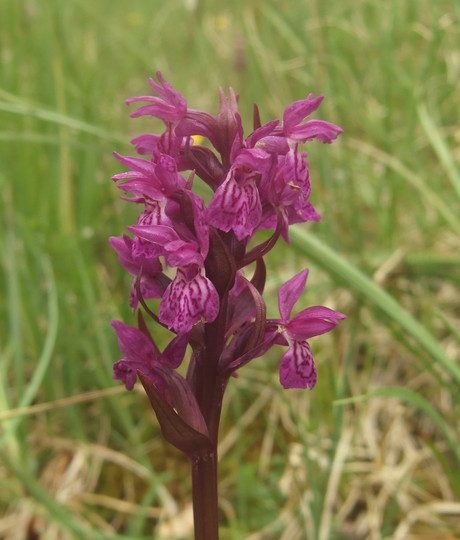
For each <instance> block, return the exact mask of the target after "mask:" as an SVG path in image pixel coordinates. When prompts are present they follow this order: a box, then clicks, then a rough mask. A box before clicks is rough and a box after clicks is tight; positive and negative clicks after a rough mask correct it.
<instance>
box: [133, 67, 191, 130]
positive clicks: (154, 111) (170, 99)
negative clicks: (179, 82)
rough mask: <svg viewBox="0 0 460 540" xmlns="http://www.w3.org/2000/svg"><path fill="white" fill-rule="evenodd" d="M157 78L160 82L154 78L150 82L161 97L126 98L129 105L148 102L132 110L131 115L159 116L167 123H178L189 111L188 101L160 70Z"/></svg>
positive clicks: (134, 116)
mask: <svg viewBox="0 0 460 540" xmlns="http://www.w3.org/2000/svg"><path fill="white" fill-rule="evenodd" d="M157 78H158V81H159V83H160V84H157V83H156V82H155V81H154V80H153V79H149V81H148V82H149V84H150V87H151V88H152V90H153V91H154V92H155V94H157V95H158V96H160V97H155V96H138V97H133V98H129V99H127V100H126V103H127V104H128V105H129V104H131V103H137V102H139V101H147V102H148V105H144V106H142V107H139V109H137V110H135V111H134V112H132V113H131V117H132V118H137V117H139V116H145V115H148V116H154V117H155V118H159V119H161V120H163V121H164V122H165V123H166V124H168V123H178V122H179V121H180V120H182V118H184V117H185V115H186V113H187V101H186V100H185V98H184V96H182V94H181V93H180V92H178V91H177V90H175V89H174V88H173V87H172V86H171V85H170V84H169V83H168V82H166V81H165V80H164V79H163V77H162V76H161V73H160V72H159V71H158V72H157Z"/></svg>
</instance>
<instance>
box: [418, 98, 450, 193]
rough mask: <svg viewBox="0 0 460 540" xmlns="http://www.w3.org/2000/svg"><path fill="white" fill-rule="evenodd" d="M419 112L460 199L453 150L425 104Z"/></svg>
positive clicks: (426, 131) (434, 148) (419, 108)
mask: <svg viewBox="0 0 460 540" xmlns="http://www.w3.org/2000/svg"><path fill="white" fill-rule="evenodd" d="M417 113H418V117H419V118H420V123H421V124H422V127H423V129H424V130H425V133H426V136H427V137H428V140H429V141H430V144H431V146H432V148H433V150H434V152H435V153H436V155H437V156H438V158H439V161H440V162H441V164H442V166H443V167H444V169H445V171H446V174H447V176H448V178H449V180H450V183H451V184H452V187H453V188H454V190H455V192H456V193H457V197H458V198H459V199H460V172H459V171H458V169H457V167H456V165H455V161H454V157H453V155H452V152H451V151H450V150H449V147H448V146H447V144H446V142H445V140H444V138H443V136H442V135H441V132H440V131H439V129H438V127H437V126H436V124H435V123H434V121H433V119H432V118H431V116H430V114H429V113H428V110H427V108H426V107H425V105H420V106H419V107H418V108H417Z"/></svg>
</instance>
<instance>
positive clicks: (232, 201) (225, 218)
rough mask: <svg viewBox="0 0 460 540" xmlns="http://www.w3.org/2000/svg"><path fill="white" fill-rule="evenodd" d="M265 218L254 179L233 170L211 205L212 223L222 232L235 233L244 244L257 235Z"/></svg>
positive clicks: (250, 175)
mask: <svg viewBox="0 0 460 540" xmlns="http://www.w3.org/2000/svg"><path fill="white" fill-rule="evenodd" d="M261 216H262V206H261V203H260V197H259V192H258V190H257V187H256V184H255V178H254V175H252V174H247V173H245V172H244V171H241V170H238V169H231V170H230V172H229V173H228V176H227V179H226V180H225V181H224V182H223V183H222V184H221V185H220V186H219V187H218V188H217V191H216V193H215V194H214V197H213V198H212V200H211V202H210V204H209V207H208V223H209V224H210V225H213V226H214V227H216V228H217V229H220V230H221V231H225V232H228V231H230V230H233V232H234V233H235V235H236V237H237V238H238V240H243V238H246V237H251V236H252V235H253V233H254V231H255V229H256V228H257V226H258V225H259V223H260V219H261Z"/></svg>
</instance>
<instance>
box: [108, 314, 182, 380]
mask: <svg viewBox="0 0 460 540" xmlns="http://www.w3.org/2000/svg"><path fill="white" fill-rule="evenodd" d="M112 327H113V329H114V330H115V333H116V335H117V338H118V345H119V347H120V351H121V353H122V354H123V356H124V357H123V358H122V359H121V360H119V361H118V362H116V363H115V365H114V379H116V380H120V381H122V382H123V383H124V385H125V386H126V389H127V390H132V389H133V388H134V384H135V382H136V375H137V372H138V371H140V372H142V373H144V375H146V376H147V377H148V378H149V379H150V380H151V382H152V383H154V384H155V385H157V386H159V387H161V386H162V383H161V379H162V376H161V371H159V369H158V368H159V366H160V365H161V364H163V365H166V366H168V367H169V368H171V369H176V368H178V367H179V366H180V364H181V363H182V360H183V358H184V355H185V350H186V348H187V343H188V336H187V335H186V334H183V335H181V336H177V337H176V338H174V339H173V340H172V341H171V343H170V344H169V345H168V346H167V347H166V349H165V350H164V351H163V353H159V351H158V350H157V348H156V347H155V345H154V343H153V342H152V340H151V339H150V338H149V337H148V336H147V335H146V334H144V332H142V331H141V330H138V329H137V328H133V327H132V326H129V325H127V324H124V323H122V322H120V321H112Z"/></svg>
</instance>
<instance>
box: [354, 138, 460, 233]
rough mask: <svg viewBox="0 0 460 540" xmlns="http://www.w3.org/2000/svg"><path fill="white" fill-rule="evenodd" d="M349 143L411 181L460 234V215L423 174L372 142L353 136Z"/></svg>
mask: <svg viewBox="0 0 460 540" xmlns="http://www.w3.org/2000/svg"><path fill="white" fill-rule="evenodd" d="M347 144H348V146H349V147H350V148H352V149H354V150H357V151H358V152H361V153H362V154H365V155H367V156H369V157H371V158H372V159H375V160H376V161H377V162H379V163H381V164H382V165H385V166H386V167H389V168H390V169H392V170H393V171H395V172H396V173H398V174H399V175H401V176H402V177H403V178H404V179H405V180H407V182H409V184H411V185H412V186H413V187H414V188H415V189H417V190H418V191H419V192H420V194H421V195H422V197H423V198H424V199H425V201H427V202H428V203H429V204H430V206H433V207H434V208H436V209H437V210H438V212H439V214H440V215H441V216H442V217H443V218H444V220H445V221H446V223H449V225H450V226H451V227H452V230H453V231H454V232H455V233H456V234H458V235H460V220H459V219H458V216H457V215H456V214H454V212H452V210H451V209H450V207H449V205H448V204H446V203H445V202H444V200H443V199H442V198H441V197H440V196H439V195H438V192H437V191H434V190H433V189H431V188H430V187H429V186H428V185H427V183H426V182H425V181H424V180H423V178H421V176H419V175H418V174H416V173H415V172H413V171H411V170H410V169H409V168H408V167H406V166H405V165H404V164H403V163H402V161H400V160H399V159H398V158H397V157H395V156H392V155H390V154H387V153H386V152H384V151H383V150H380V149H379V148H377V147H375V146H373V145H372V144H369V143H367V142H364V141H361V140H359V139H352V138H349V139H348V140H347Z"/></svg>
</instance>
